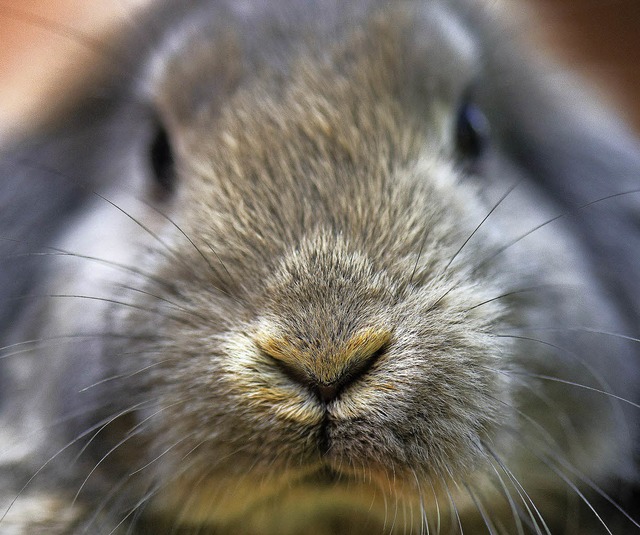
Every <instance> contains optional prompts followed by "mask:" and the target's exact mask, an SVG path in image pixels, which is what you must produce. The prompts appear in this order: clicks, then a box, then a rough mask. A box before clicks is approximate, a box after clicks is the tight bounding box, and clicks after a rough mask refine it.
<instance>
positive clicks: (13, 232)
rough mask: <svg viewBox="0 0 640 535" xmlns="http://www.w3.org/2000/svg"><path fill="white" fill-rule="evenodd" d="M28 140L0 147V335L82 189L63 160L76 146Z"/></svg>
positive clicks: (20, 304) (30, 290)
mask: <svg viewBox="0 0 640 535" xmlns="http://www.w3.org/2000/svg"><path fill="white" fill-rule="evenodd" d="M65 145H67V144H65V143H61V142H53V141H51V140H48V139H45V138H42V139H32V140H27V141H24V142H22V143H21V144H20V146H19V147H14V148H9V149H3V150H2V151H1V152H0V181H1V183H2V187H0V337H1V336H2V333H3V332H4V331H5V330H6V329H10V328H11V326H12V322H13V321H14V319H15V318H16V317H17V315H18V312H19V311H20V310H21V309H22V308H23V307H24V306H25V305H26V303H27V301H28V299H27V298H26V297H25V296H27V295H29V294H34V293H37V289H36V286H37V284H36V280H37V276H36V275H37V272H38V271H39V269H40V268H41V267H42V266H43V265H44V263H45V262H46V254H47V253H52V252H53V251H52V250H50V249H47V248H46V246H47V245H49V244H50V242H51V240H52V239H53V238H54V237H55V235H56V234H57V233H58V232H60V230H61V229H62V227H63V225H64V223H65V222H66V221H67V220H68V219H69V217H70V216H71V214H72V213H73V212H74V211H75V209H76V208H77V207H78V206H79V205H80V204H81V203H82V201H83V200H84V198H85V197H86V195H87V193H86V191H84V190H83V189H82V188H79V187H78V186H77V185H76V184H74V182H73V181H71V180H69V178H68V176H67V173H70V170H69V169H71V168H70V167H69V166H68V165H64V162H63V161H61V160H64V159H66V158H69V157H70V155H71V154H74V152H75V154H76V155H77V147H76V148H75V149H76V150H74V148H72V147H71V146H68V145H67V146H65Z"/></svg>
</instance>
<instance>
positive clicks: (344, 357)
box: [255, 328, 391, 403]
mask: <svg viewBox="0 0 640 535" xmlns="http://www.w3.org/2000/svg"><path fill="white" fill-rule="evenodd" d="M390 341H391V332H390V331H389V330H387V329H384V330H383V329H372V328H368V329H364V330H362V331H359V332H358V333H356V334H355V335H353V336H352V337H351V338H349V339H348V340H347V341H346V342H343V343H341V344H335V343H331V342H327V343H322V341H319V340H316V341H315V343H314V344H313V345H312V346H310V345H309V344H308V343H305V342H304V341H303V340H301V339H299V338H295V337H289V336H273V335H271V334H268V333H259V334H258V335H257V336H256V337H255V344H256V346H257V347H258V349H259V350H260V351H261V352H262V353H263V354H265V355H267V356H268V357H270V358H271V359H272V360H273V361H274V362H275V363H276V365H277V366H278V367H279V368H280V370H281V371H282V372H283V373H284V374H285V375H287V376H288V377H289V378H290V379H291V380H292V381H294V382H296V383H299V384H302V385H304V386H306V387H308V388H309V389H311V390H312V391H313V392H314V393H315V394H316V395H317V396H318V398H319V399H320V400H322V401H323V402H324V403H329V402H330V401H333V400H334V399H335V398H337V397H338V396H339V395H340V393H341V392H342V390H343V389H344V388H345V387H346V386H348V385H349V384H351V383H353V382H354V381H355V380H356V379H358V378H360V377H362V376H364V375H366V373H367V372H368V371H369V370H370V368H371V367H372V366H373V365H374V364H375V362H376V361H377V360H378V359H379V358H380V357H381V356H382V355H383V354H384V353H385V352H386V350H387V348H388V346H389V343H390Z"/></svg>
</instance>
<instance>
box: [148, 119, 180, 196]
mask: <svg viewBox="0 0 640 535" xmlns="http://www.w3.org/2000/svg"><path fill="white" fill-rule="evenodd" d="M149 163H150V164H151V172H152V173H153V178H154V179H155V183H156V185H157V186H158V189H159V192H160V194H165V195H166V194H170V193H172V192H173V191H174V189H175V182H176V170H175V161H174V158H173V150H172V148H171V142H170V141H169V135H168V134H167V131H166V130H165V129H164V128H163V127H162V125H158V126H157V127H156V132H155V134H154V137H153V138H152V140H151V145H150V146H149Z"/></svg>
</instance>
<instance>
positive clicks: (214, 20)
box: [139, 0, 480, 126]
mask: <svg viewBox="0 0 640 535" xmlns="http://www.w3.org/2000/svg"><path fill="white" fill-rule="evenodd" d="M302 4H304V5H302ZM452 4H453V5H452ZM457 4H459V2H453V3H452V2H428V3H426V2H410V1H407V2H393V3H388V2H380V1H373V0H366V1H365V0H359V1H356V2H349V3H345V4H342V3H337V2H324V1H322V2H317V3H308V2H300V3H292V2H287V1H285V2H277V3H275V2H274V3H267V2H243V3H237V4H234V3H228V2H221V3H216V4H215V5H213V6H206V5H203V6H201V7H199V8H198V9H194V10H193V11H191V12H189V13H188V14H187V15H185V14H184V13H176V14H175V16H176V17H179V18H180V20H179V22H178V23H177V24H175V23H174V24H173V27H172V29H171V30H170V31H167V32H165V34H164V35H163V36H162V37H161V43H160V44H159V46H157V47H156V51H155V52H154V54H153V55H152V56H151V57H150V59H149V60H148V61H147V63H146V66H145V68H144V71H143V76H142V77H141V80H142V83H141V85H140V86H139V89H140V91H141V92H142V94H143V98H144V99H148V100H151V101H153V102H154V103H155V104H156V105H157V106H158V107H159V109H160V112H161V115H162V116H163V118H164V119H165V120H166V121H167V122H168V123H170V124H175V125H178V126H181V125H184V124H187V125H188V124H189V123H190V122H191V121H193V120H194V117H197V116H199V115H202V114H206V115H210V114H213V115H215V114H217V113H218V112H219V111H220V109H221V108H223V107H224V105H225V104H226V103H227V101H228V99H229V97H230V96H231V95H233V94H234V93H235V92H236V90H237V89H238V87H240V86H242V87H243V88H246V87H250V86H251V85H254V84H260V83H263V82H264V80H265V79H266V80H268V81H269V83H271V84H275V85H277V84H279V83H285V82H283V80H285V79H288V78H289V75H290V74H291V72H292V70H295V69H296V68H297V67H298V66H299V65H301V64H305V65H307V66H308V65H310V64H315V65H321V64H325V65H326V64H330V65H333V66H336V62H340V61H344V59H345V56H347V55H349V54H352V55H360V56H362V55H365V54H367V53H368V52H370V50H367V49H366V47H362V46H361V45H362V43H363V42H364V43H366V42H367V41H368V42H370V43H375V42H376V41H377V40H378V39H387V40H391V41H393V42H394V44H395V46H396V52H398V55H395V56H390V57H389V59H392V60H393V61H394V62H396V63H402V64H404V66H405V68H404V72H403V74H404V80H403V83H404V85H405V86H407V87H409V86H413V87H414V89H416V91H419V92H421V94H422V96H423V97H426V98H429V99H432V98H433V97H437V98H438V99H441V100H443V101H445V102H455V101H456V100H457V98H458V96H459V95H460V93H461V92H462V91H464V89H465V88H466V86H467V85H468V84H469V82H470V80H473V79H474V77H475V76H476V73H477V71H478V70H479V60H480V53H479V49H478V46H477V42H476V37H475V35H474V34H473V32H471V31H470V29H469V28H468V27H467V25H466V23H467V21H466V19H465V17H464V16H463V15H462V14H465V13H466V12H467V11H468V9H467V8H466V7H461V6H459V5H457ZM209 10H215V13H213V14H212V13H208V12H207V11H209ZM458 13H460V15H459V14H458ZM314 14H315V16H314ZM319 20H320V21H321V22H320V23H319V22H318V21H319ZM174 22H175V21H174ZM338 67H339V65H338Z"/></svg>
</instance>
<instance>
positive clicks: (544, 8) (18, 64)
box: [0, 0, 640, 131]
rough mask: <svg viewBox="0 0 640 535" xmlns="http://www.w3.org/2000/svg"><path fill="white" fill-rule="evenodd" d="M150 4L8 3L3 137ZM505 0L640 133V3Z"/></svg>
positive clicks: (3, 10) (129, 0)
mask: <svg viewBox="0 0 640 535" xmlns="http://www.w3.org/2000/svg"><path fill="white" fill-rule="evenodd" d="M145 1H147V0H113V1H111V2H103V1H98V0H21V1H20V2H16V1H15V0H13V1H12V0H0V131H2V130H6V127H7V125H8V124H11V122H12V121H22V120H24V119H25V118H28V117H32V116H37V114H38V113H40V112H45V113H46V111H47V110H46V107H47V106H43V102H45V103H47V102H53V101H54V100H55V95H56V94H57V93H59V92H60V91H61V90H62V89H63V86H61V85H57V84H59V83H62V84H65V83H67V82H69V81H70V80H72V78H73V71H72V70H69V69H68V67H69V65H71V64H73V63H77V64H79V65H84V64H86V63H88V64H91V62H92V61H95V59H96V58H95V52H93V51H91V50H88V47H87V46H86V45H83V44H82V43H79V42H78V41H77V39H76V38H74V37H73V36H72V35H71V34H72V33H73V31H74V30H75V31H80V32H84V33H87V34H90V35H91V34H93V35H95V32H96V31H97V30H99V29H101V28H104V27H108V25H109V24H121V23H122V22H123V21H124V20H126V19H127V17H128V16H130V13H131V10H132V8H134V7H135V6H136V5H137V4H141V3H144V2H145ZM503 1H504V3H506V4H514V3H516V2H520V1H526V2H527V3H528V4H530V5H531V6H532V10H531V11H532V12H533V13H535V14H536V17H535V19H534V20H531V19H529V20H528V21H526V22H527V24H525V26H529V27H530V30H532V31H530V37H532V38H534V39H538V40H539V41H538V42H539V43H545V46H546V45H548V44H550V45H551V46H552V47H553V50H554V52H555V53H557V55H559V57H560V58H562V61H564V62H565V63H566V64H567V65H568V66H570V67H577V68H579V69H580V70H582V71H583V72H585V73H586V74H587V76H588V77H590V78H592V79H594V80H595V81H596V82H597V83H598V84H600V85H601V86H602V87H603V88H604V89H605V91H606V92H607V93H608V94H610V95H612V98H613V99H614V101H618V102H619V103H620V105H621V106H622V108H623V110H624V111H623V114H624V115H625V116H627V117H628V120H629V121H630V122H632V123H633V124H634V125H635V126H636V128H638V130H639V131H640V0H503ZM515 5H516V6H518V4H517V3H516V4H515ZM16 10H20V12H23V13H32V14H33V16H27V17H25V16H24V15H20V14H19V13H17V11H16ZM518 11H521V10H519V9H518V7H516V9H515V10H514V12H518ZM529 21H531V24H528V22H529ZM65 35H67V36H66V37H65ZM52 97H53V100H52ZM3 126H4V128H3Z"/></svg>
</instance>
